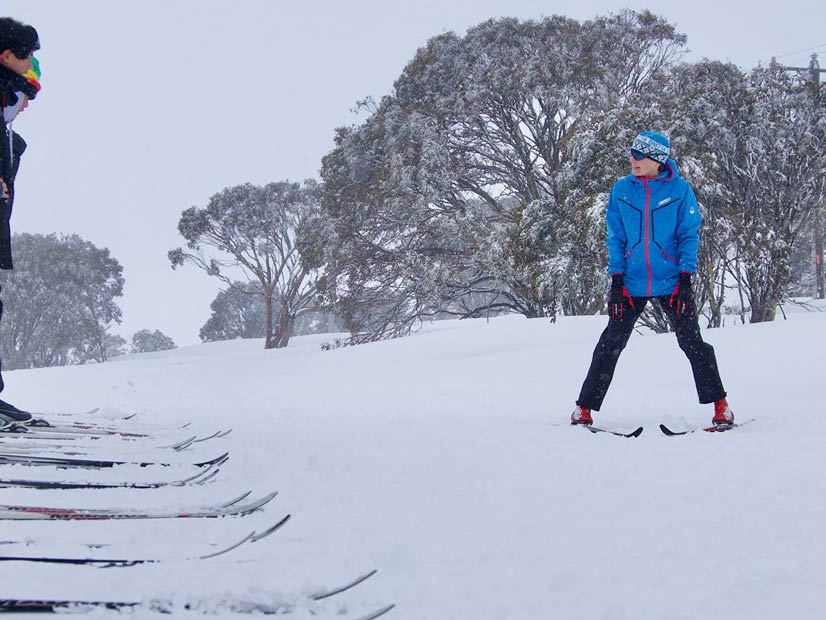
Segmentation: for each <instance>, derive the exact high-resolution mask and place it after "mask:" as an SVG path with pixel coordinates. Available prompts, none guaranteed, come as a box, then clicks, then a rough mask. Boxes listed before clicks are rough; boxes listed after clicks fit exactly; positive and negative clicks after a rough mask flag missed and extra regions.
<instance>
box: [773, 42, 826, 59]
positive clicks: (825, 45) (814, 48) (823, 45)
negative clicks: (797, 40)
mask: <svg viewBox="0 0 826 620" xmlns="http://www.w3.org/2000/svg"><path fill="white" fill-rule="evenodd" d="M821 47H826V43H822V44H820V45H816V46H815V47H810V48H809V49H805V50H798V51H796V52H789V53H788V54H780V55H779V56H775V58H785V57H786V56H794V55H795V54H802V53H803V52H811V51H812V50H819V49H820V48H821Z"/></svg>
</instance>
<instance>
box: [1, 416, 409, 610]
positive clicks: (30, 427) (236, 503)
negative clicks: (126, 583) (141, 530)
mask: <svg viewBox="0 0 826 620" xmlns="http://www.w3.org/2000/svg"><path fill="white" fill-rule="evenodd" d="M96 411H97V409H92V410H89V411H84V412H81V413H38V414H33V417H32V419H31V420H29V421H27V422H24V423H21V422H0V465H18V466H20V465H23V466H31V467H36V468H37V467H39V468H50V469H57V470H60V471H66V472H67V475H66V476H65V478H66V479H60V480H54V479H37V478H29V477H21V476H18V475H16V474H15V475H6V472H5V471H3V470H8V469H9V468H2V467H0V489H14V488H18V489H52V490H59V489H62V490H73V489H123V488H126V489H157V488H162V487H183V486H190V485H203V484H205V483H207V482H209V481H210V480H213V479H214V478H215V477H216V476H217V475H218V473H219V470H220V468H221V466H222V465H223V464H224V463H226V462H227V461H228V460H229V453H228V452H224V453H222V454H219V455H218V456H216V457H214V458H211V459H208V460H203V461H198V462H194V463H191V468H192V472H191V473H190V474H189V475H185V476H182V477H179V478H177V479H173V480H168V479H156V480H154V481H153V480H150V481H138V480H123V481H120V482H111V481H109V480H106V481H89V480H88V479H83V480H71V479H68V478H71V474H69V473H68V472H73V471H78V470H79V471H82V472H86V473H88V472H89V471H94V470H109V469H111V468H115V467H117V466H119V465H132V466H133V467H134V466H139V467H147V468H148V467H152V468H158V469H160V468H164V467H171V466H172V465H174V464H175V463H173V462H172V461H173V460H174V459H163V458H161V459H156V460H146V461H116V460H105V459H96V458H92V457H93V456H94V455H93V454H91V453H90V450H92V449H94V447H96V446H97V445H100V444H101V443H103V442H106V440H107V439H117V440H122V441H144V442H155V441H156V440H155V438H154V437H153V436H152V435H151V434H148V433H145V432H137V431H134V430H133V431H129V430H126V429H124V428H120V426H122V424H121V422H123V421H126V420H130V419H132V418H133V417H134V414H133V415H131V416H126V417H123V418H121V419H120V420H117V421H112V422H109V423H108V424H100V423H97V422H90V421H89V419H90V418H92V417H93V416H92V414H94V413H95V412H96ZM0 414H2V411H0ZM2 419H5V418H2ZM58 419H62V420H68V421H61V422H52V421H50V420H55V421H56V420H58ZM77 420H81V421H77ZM189 426H190V425H189V424H186V425H184V426H182V427H180V430H182V431H184V429H188V427H189ZM230 432H231V431H230V430H226V431H218V432H215V433H213V434H211V435H206V436H203V437H199V436H198V435H192V436H189V437H186V438H184V439H181V440H179V441H177V442H175V443H171V444H164V445H158V446H155V447H157V448H160V449H165V450H170V451H172V452H182V451H184V450H186V449H188V448H191V447H192V446H195V445H197V444H202V443H204V442H207V441H210V440H215V439H219V438H221V437H225V436H227V435H228V434H229V433H230ZM101 440H102V441H101ZM44 442H45V443H44ZM12 469H14V470H15V471H19V469H20V468H19V467H14V468H12ZM84 477H85V478H88V475H84ZM92 477H94V476H92ZM276 495H277V492H275V491H273V492H271V493H268V494H266V495H263V496H260V497H251V492H247V493H244V494H242V495H239V496H238V497H235V498H232V499H229V500H227V501H223V502H216V503H214V504H211V505H207V506H198V507H195V508H191V509H186V510H163V511H154V512H153V511H145V510H134V509H125V508H124V509H118V508H106V509H90V508H66V507H61V508H52V507H43V506H25V505H15V504H0V520H85V521H89V520H109V519H186V518H189V519H192V518H219V517H242V516H244V515H248V514H251V513H253V512H256V511H258V510H261V509H262V508H264V507H265V506H266V505H268V504H269V503H270V502H271V501H272V500H273V499H274V498H275V497H276ZM289 520H290V515H289V514H287V515H285V516H283V517H281V518H280V519H279V520H278V521H277V522H276V523H274V524H273V525H272V526H270V527H268V528H266V529H264V530H263V531H252V532H249V533H248V534H246V535H245V536H244V537H243V538H241V539H240V540H233V541H227V542H226V543H225V544H223V545H218V547H219V548H218V549H217V550H214V551H210V552H209V553H204V554H200V555H195V556H193V557H189V558H185V559H187V560H206V559H208V558H214V557H217V556H223V555H226V554H228V553H230V552H231V551H233V550H234V549H238V548H239V547H242V546H244V545H249V544H253V543H257V542H259V541H261V540H262V539H264V538H267V537H269V536H270V535H272V534H274V533H275V532H277V531H278V530H280V529H281V528H282V527H283V526H284V525H285V524H286V523H287V522H288V521H289ZM23 542H24V541H16V540H0V562H27V563H48V564H63V565H85V566H97V567H102V568H111V567H128V566H136V565H139V564H152V563H158V562H162V561H163V560H162V559H161V558H152V557H137V556H136V557H63V556H48V555H12V554H5V553H3V551H2V548H3V546H12V545H20V544H22V543H23ZM28 542H31V541H28ZM100 546H101V545H96V544H89V545H87V547H90V548H99V547H100ZM7 548H8V547H7ZM375 573H376V571H375V570H373V571H370V572H369V573H366V574H364V575H361V576H359V577H357V578H356V579H354V580H352V581H350V582H348V583H345V584H343V585H341V586H338V587H335V588H325V589H322V590H320V591H318V592H315V593H313V594H311V595H309V600H310V601H321V600H324V599H327V598H330V597H333V596H335V595H337V594H341V593H342V592H346V591H347V590H350V589H352V588H355V587H356V586H357V585H359V584H361V583H363V582H364V581H366V580H367V579H369V578H370V577H372V576H373V575H374V574H375ZM292 607H294V605H291V604H285V603H284V602H279V603H277V604H270V603H262V602H255V601H249V600H243V599H238V600H221V601H198V600H192V601H183V602H181V601H172V600H163V599H161V600H153V599H147V598H145V597H144V598H142V599H141V600H135V601H129V600H58V599H49V600H25V599H14V598H0V613H2V612H41V613H56V612H62V611H73V612H83V611H86V610H91V609H111V610H133V609H148V610H151V611H153V612H157V613H174V612H175V611H179V610H185V611H188V612H190V613H193V612H202V613H213V612H214V613H218V612H220V613H226V612H229V613H255V614H279V615H281V614H286V613H289V612H290V611H291V608H292ZM393 608H394V605H386V606H384V607H381V608H380V609H376V610H375V611H372V612H370V613H368V614H367V615H365V616H362V617H361V618H358V619H357V620H373V619H375V618H378V617H380V616H383V615H384V614H386V613H387V612H389V611H390V610H391V609H393ZM336 615H337V617H341V616H340V615H339V614H336Z"/></svg>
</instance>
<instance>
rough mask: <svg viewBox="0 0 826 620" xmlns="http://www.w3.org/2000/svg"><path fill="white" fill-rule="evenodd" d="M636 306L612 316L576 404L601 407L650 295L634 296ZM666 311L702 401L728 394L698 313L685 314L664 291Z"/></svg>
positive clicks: (660, 298) (706, 401)
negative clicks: (671, 303)
mask: <svg viewBox="0 0 826 620" xmlns="http://www.w3.org/2000/svg"><path fill="white" fill-rule="evenodd" d="M633 299H634V307H633V308H631V307H629V306H628V304H627V303H626V305H625V308H624V309H623V315H622V318H620V319H609V321H608V327H606V328H605V331H603V332H602V336H600V338H599V342H598V343H597V346H596V349H594V357H593V359H592V360H591V367H590V368H589V369H588V376H586V377H585V382H584V383H583V384H582V390H581V391H580V393H579V398H578V399H577V401H576V404H577V405H579V406H580V407H585V408H586V409H593V410H594V411H599V408H600V407H601V406H602V401H603V399H604V398H605V393H606V392H607V391H608V386H609V385H611V379H613V377H614V369H615V368H616V366H617V360H618V359H619V356H620V353H622V350H623V349H624V348H625V345H626V344H627V343H628V339H629V338H630V337H631V332H632V331H634V325H635V324H636V322H637V319H638V318H639V316H640V314H642V311H643V310H644V309H645V305H646V303H648V300H649V299H650V298H648V297H634V298H633ZM654 299H656V300H657V303H659V305H660V308H662V310H663V312H664V313H665V316H666V318H667V319H668V322H669V323H670V324H671V327H672V329H673V330H674V331H675V332H676V334H677V342H678V343H679V345H680V348H681V349H682V350H683V353H685V355H686V357H687V358H688V361H689V362H690V363H691V371H692V372H693V373H694V385H695V386H696V388H697V396H698V397H699V399H700V403H702V404H706V403H713V402H714V401H716V400H718V399H720V398H725V396H726V391H725V389H723V382H722V381H721V380H720V372H719V371H718V370H717V358H716V357H715V355H714V347H712V346H711V345H710V344H708V343H707V342H703V337H702V335H701V334H700V325H699V323H698V322H697V317H696V316H695V315H694V314H690V315H687V316H686V315H682V314H678V313H677V311H676V310H675V309H674V308H672V307H671V306H669V305H668V301H669V296H668V295H663V296H661V297H655V298H654Z"/></svg>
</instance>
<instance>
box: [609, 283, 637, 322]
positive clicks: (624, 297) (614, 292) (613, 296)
mask: <svg viewBox="0 0 826 620" xmlns="http://www.w3.org/2000/svg"><path fill="white" fill-rule="evenodd" d="M626 305H629V306H631V307H632V308H633V307H634V300H633V299H631V295H629V294H628V289H626V288H625V285H624V284H623V282H622V274H619V275H614V276H611V291H610V292H609V293H608V316H610V317H611V318H612V319H614V320H616V321H618V320H620V319H621V318H622V315H623V314H624V313H625V306H626Z"/></svg>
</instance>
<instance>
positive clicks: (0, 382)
mask: <svg viewBox="0 0 826 620" xmlns="http://www.w3.org/2000/svg"><path fill="white" fill-rule="evenodd" d="M2 320H3V300H2V299H0V321H2ZM4 387H5V385H4V384H3V361H2V360H0V392H2V391H3V388H4Z"/></svg>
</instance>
